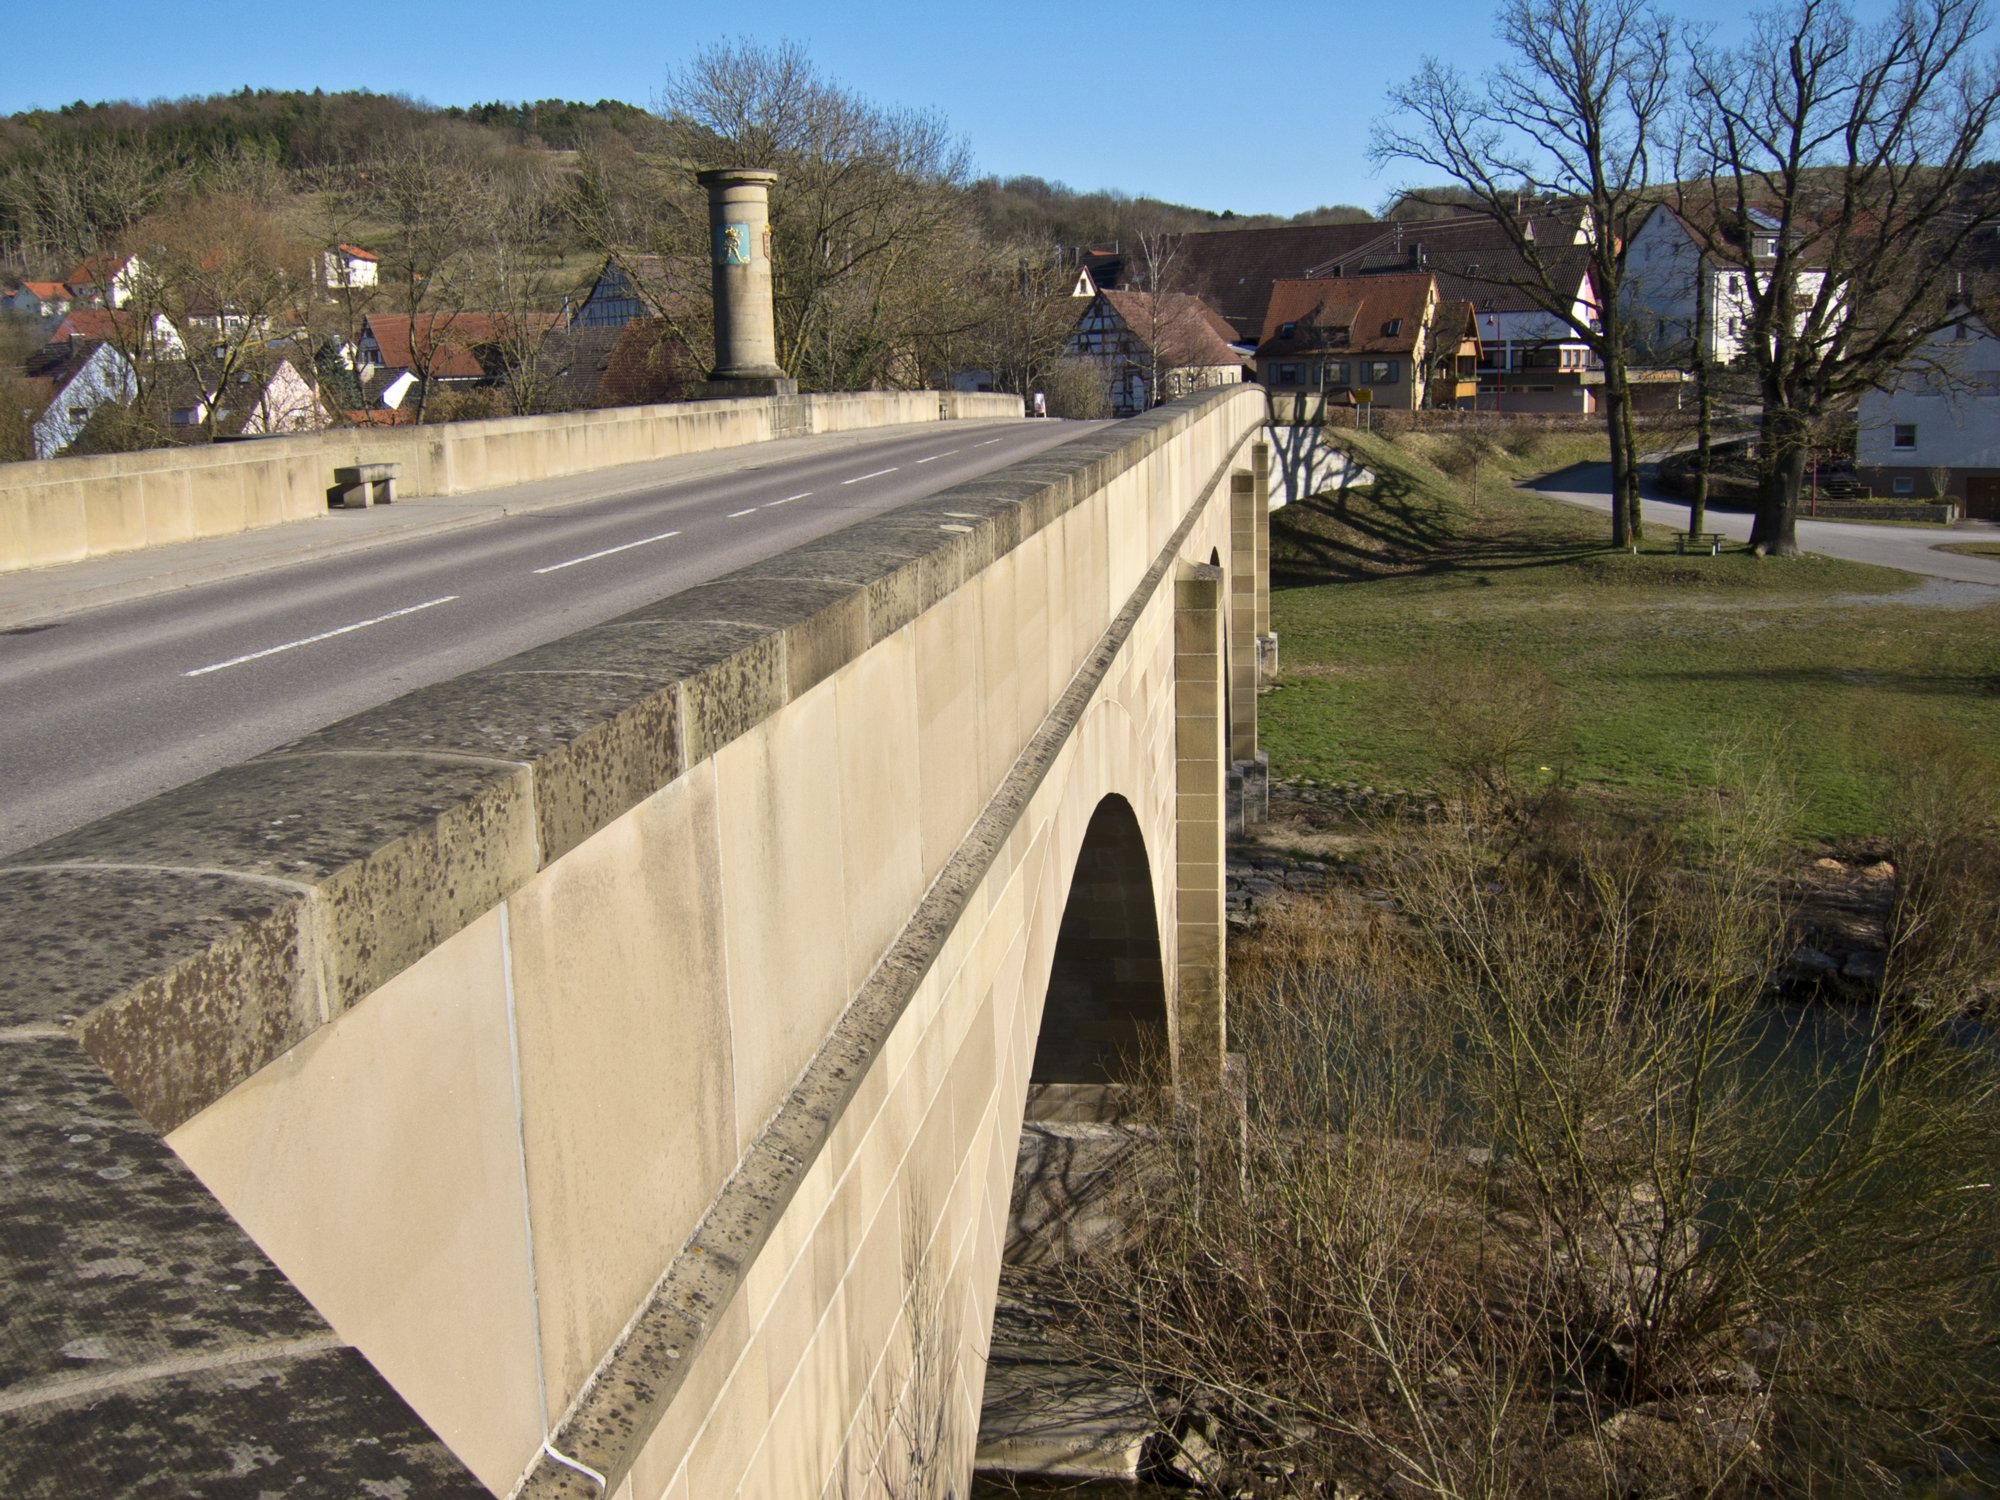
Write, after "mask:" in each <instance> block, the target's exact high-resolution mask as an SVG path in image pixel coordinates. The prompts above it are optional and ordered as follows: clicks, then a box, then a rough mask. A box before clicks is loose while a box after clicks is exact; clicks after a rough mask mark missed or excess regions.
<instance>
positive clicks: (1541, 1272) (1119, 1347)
mask: <svg viewBox="0 0 2000 1500" xmlns="http://www.w3.org/2000/svg"><path fill="white" fill-rule="evenodd" d="M1786 827H1787V825H1786V822H1785V820H1784V817H1783V803H1782V798H1780V797H1779V796H1777V794H1775V793H1774V792H1773V791H1772V790H1771V789H1770V788H1769V787H1768V786H1759V785H1751V786H1747V787H1738V788H1735V789H1730V790H1726V791H1718V792H1717V793H1716V794H1715V796H1714V798H1713V799H1712V801H1711V802H1710V804H1709V805H1708V806H1707V807H1706V808H1705V809H1704V810H1703V811H1702V812H1701V813H1700V814H1699V815H1698V816H1696V817H1694V818H1693V819H1692V820H1691V821H1690V822H1689V823H1688V824H1687V826H1685V827H1683V828H1679V829H1675V830H1669V831H1664V832H1663V831H1650V832H1642V833H1639V834H1634V835H1631V836H1626V837H1619V838H1599V839H1597V840H1596V841H1594V842H1589V843H1584V844H1582V845H1580V846H1579V847H1575V848H1573V849H1572V850H1571V851H1570V852H1569V853H1568V854H1566V856H1565V857H1564V858H1562V859H1560V860H1552V859H1548V858H1544V857H1541V856H1539V855H1532V854H1526V853H1522V852H1519V851H1520V850H1522V849H1526V848H1532V847H1535V841H1532V840H1530V841H1517V842H1516V844H1515V845H1514V846H1513V850H1514V852H1508V853H1496V852H1495V851H1494V850H1492V849H1491V848H1490V847H1488V846H1487V845H1486V844H1485V843H1483V842H1482V840H1481V836H1480V835H1479V834H1478V833H1477V831H1476V830H1472V829H1469V828H1467V827H1464V826H1456V825H1444V826H1440V825H1432V827H1431V828H1430V829H1429V830H1428V831H1427V832H1426V833H1424V834H1423V835H1420V836H1415V838H1416V841H1415V842H1413V843H1411V844H1410V845H1408V846H1406V847H1405V849H1404V850H1403V851H1402V852H1403V858H1402V860H1401V862H1400V867H1399V870H1398V872H1397V873H1396V874H1395V876H1394V877H1393V878H1392V880H1391V882H1390V894H1391V895H1392V896H1393V897H1394V900H1395V908H1396V909H1395V912H1394V914H1393V915H1385V914H1384V913H1383V912H1382V911H1381V910H1380V909H1379V908H1356V907H1351V906H1347V905H1343V904H1342V903H1340V902H1338V901H1332V902H1322V903H1309V904H1303V905H1300V906H1297V907H1295V908H1293V909H1292V910H1291V911H1290V912H1289V913H1288V914H1285V915H1283V916H1282V917H1281V918H1280V919H1278V920H1277V921H1276V922H1275V923H1274V924H1273V925H1272V926H1270V927H1269V928H1268V929H1267V932H1266V934H1265V935H1264V936H1262V937H1260V939H1259V940H1258V941H1257V943H1256V944H1255V946H1254V947H1252V948H1250V949H1249V950H1247V951H1246V952H1244V953H1243V954H1241V955H1239V963H1238V966H1237V968H1236V971H1235V973H1234V975H1233V977H1232V984H1231V997H1232V998H1231V1004H1232V1015H1231V1025H1232V1040H1233V1042H1234V1043H1235V1045H1237V1046H1238V1047H1240V1048H1241V1051H1242V1055H1243V1058H1244V1076H1245V1079H1246V1083H1247V1101H1248V1102H1247V1107H1245V1108H1243V1109H1242V1110H1241V1111H1240V1112H1239V1111H1238V1110H1237V1109H1236V1108H1235V1107H1233V1106H1232V1105H1231V1104H1230V1102H1229V1100H1228V1098H1227V1096H1226V1095H1223V1094H1213V1095H1209V1094H1199V1093H1196V1092H1192V1091H1188V1090H1182V1091H1178V1092H1176V1091H1174V1090H1172V1089H1170V1088H1167V1087H1165V1086H1164V1083H1162V1085H1161V1087H1160V1088H1159V1090H1158V1092H1157V1094H1156V1095H1155V1107H1154V1111H1153V1114H1152V1116H1151V1128H1152V1129H1153V1130H1154V1131H1155V1132H1157V1136H1158V1139H1159V1142H1160V1147H1159V1155H1160V1158H1161V1160H1160V1162H1159V1163H1158V1172H1159V1175H1158V1177H1157V1178H1155V1179H1152V1180H1149V1182H1148V1184H1147V1187H1146V1190H1145V1191H1144V1192H1142V1193H1137V1194H1134V1198H1133V1203H1132V1205H1131V1212H1132V1213H1133V1214H1134V1215H1135V1216H1136V1219H1137V1221H1138V1226H1139V1233H1138V1234H1137V1235H1136V1237H1135V1242H1134V1244H1133V1245H1132V1247H1131V1248H1128V1249H1124V1250H1122V1251H1121V1252H1119V1253H1117V1254H1115V1255H1103V1256H1100V1257H1098V1258H1097V1259H1095V1260H1087V1261H1085V1262H1083V1263H1081V1264H1080V1265H1079V1267H1078V1268H1077V1269H1076V1271H1075V1287H1076V1291H1075V1296H1076V1300H1077V1303H1078V1306H1079V1307H1080V1309H1081V1316H1082V1318H1083V1319H1084V1321H1085V1323H1086V1324H1087V1325H1088V1326H1089V1327H1090V1328H1091V1329H1092V1331H1093V1341H1094V1342H1096V1343H1098V1344H1099V1345H1100V1346H1102V1347H1109V1348H1111V1349H1113V1350H1114V1351H1116V1355H1117V1357H1118V1358H1119V1359H1120V1360H1121V1362H1122V1363H1123V1364H1124V1365H1125V1366H1126V1367H1127V1371H1128V1373H1130V1374H1132V1375H1134V1376H1135V1377H1137V1378H1139V1379H1141V1380H1143V1381H1146V1382H1148V1383H1150V1384H1151V1386H1152V1387H1153V1388H1154V1389H1156V1390H1158V1391H1160V1392H1161V1393H1162V1396H1163V1400H1165V1401H1166V1402H1167V1403H1168V1404H1169V1405H1170V1407H1171V1409H1173V1410H1175V1411H1178V1412H1182V1413H1186V1412H1189V1411H1208V1412H1213V1413H1217V1414H1220V1416H1221V1418H1222V1425H1223V1427H1224V1428H1225V1429H1229V1430H1232V1431H1234V1432H1235V1433H1236V1434H1237V1447H1238V1449H1239V1451H1240V1450H1242V1449H1245V1448H1251V1449H1255V1450H1257V1453H1258V1454H1259V1455H1260V1456H1261V1457H1262V1459H1263V1460H1264V1461H1265V1466H1266V1472H1269V1473H1275V1474H1279V1475H1284V1474H1286V1473H1289V1474H1290V1475H1291V1478H1290V1479H1289V1480H1287V1481H1285V1483H1287V1484H1288V1485H1289V1486H1290V1487H1289V1488H1288V1489H1278V1490H1267V1491H1265V1492H1267V1493H1292V1494H1306V1493H1332V1492H1333V1491H1334V1489H1335V1488H1336V1486H1337V1485H1338V1484H1341V1483H1346V1484H1350V1485H1359V1486H1360V1487H1361V1488H1362V1489H1363V1490H1364V1491H1366V1492H1367V1493H1371V1494H1384V1495H1435V1496H1472V1495H1478V1496H1495V1497H1498V1496H1513V1495H1528V1494H1534V1495H1564V1496H1568V1495H1575V1496H1579V1497H1581V1496H1592V1497H1598V1496H1603V1495H1621V1496H1624V1495H1629V1496H1662V1497H1664V1496H1669V1495H1674V1496H1680V1495H1720V1494H1746V1495H1747V1494H1752V1493H1767V1492H1771V1491H1773V1490H1775V1491H1777V1492H1780V1493H1789V1494H1829V1495H1834V1494H1838V1495H1848V1494H1857V1493H1867V1492H1870V1491H1878V1490H1887V1489H1894V1488H1897V1487H1898V1486H1899V1484H1900V1482H1901V1481H1900V1478H1899V1476H1900V1475H1904V1474H1907V1473H1910V1472H1913V1471H1919V1470H1923V1469H1926V1468H1944V1467H1949V1465H1950V1463H1951V1462H1952V1455H1953V1452H1954V1448H1955V1446H1956V1445H1959V1444H1963V1443H1968V1442H1974V1441H1978V1440H1980V1439H1990V1438H1991V1437H1992V1436H1993V1434H1994V1433H1995V1431H1996V1419H2000V1385H1996V1375H1995V1370H1994V1360H1993V1351H1992V1339H1993V1329H1994V1328H1995V1326H1996V1322H1997V1321H2000V1319H1997V1318H1996V1315H1997V1314H2000V1307H1996V1296H1995V1291H1996V1288H1995V1264H1994V1255H1993V1246H1994V1245H1995V1244H1996V1243H2000V1193H1997V1192H1996V1191H1995V1185H1996V1183H2000V1061H1996V1058H1995V1056H1994V1052H1993V1049H1992V1048H1991V1046H1990V1045H1988V1046H1983V1047H1982V1046H1966V1045H1963V1044H1962V1043H1961V1041H1960V1040H1959V1039H1957V1038H1955V1037H1954V1035H1953V1034H1952V1033H1951V1032H1950V1031H1949V1030H1948V1029H1946V1028H1944V1027H1941V1026H1938V1025H1936V1024H1933V1022H1932V1021H1930V1020H1929V1019H1927V1018H1926V1017H1925V1016H1923V1015H1922V1014H1919V1013H1917V1012H1914V1011H1911V1010H1907V1009H1903V1008H1899V1007H1895V1006H1886V1005H1885V1006H1882V1007H1879V1008H1876V1009H1874V1010H1872V1011H1869V1012H1866V1013H1859V1014H1856V1013H1848V1012H1835V1011H1831V1010H1817V1011H1808V1012H1796V1011H1781V1010H1779V1009H1777V1008H1775V1007H1774V1005H1773V1004H1772V1003H1771V1001H1770V1000H1769V999H1768V998H1767V992H1766V983H1767V978H1768V976H1769V975H1770V974H1771V972H1772V971H1773V968H1774V965H1775V963H1776V961H1777V960H1778V958H1779V956H1780V954H1781V952H1782V947H1783V943H1784V938H1785V932H1786V918H1787V913H1786V911H1785V908H1784V903H1783V900H1782V896H1781V891H1780V888H1779V886H1778V885H1777V883H1776V882H1775V881H1774V880H1773V879H1772V878H1771V875H1770V873H1769V872H1770V871H1771V870H1772V869H1773V868H1775V860H1774V856H1775V853H1776V851H1777V850H1778V849H1779V848H1780V847H1782V839H1783V837H1784V834H1785V831H1786ZM1315 1485H1317V1486H1320V1488H1319V1489H1314V1488H1313V1486H1315Z"/></svg>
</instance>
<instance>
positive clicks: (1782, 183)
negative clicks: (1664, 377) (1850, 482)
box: [1681, 0, 2000, 556]
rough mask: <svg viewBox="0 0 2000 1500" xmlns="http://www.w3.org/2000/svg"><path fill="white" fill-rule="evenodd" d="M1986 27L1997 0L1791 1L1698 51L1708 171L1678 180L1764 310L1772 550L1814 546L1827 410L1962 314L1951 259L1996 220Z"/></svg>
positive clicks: (1750, 342) (1765, 453) (1692, 68)
mask: <svg viewBox="0 0 2000 1500" xmlns="http://www.w3.org/2000/svg"><path fill="white" fill-rule="evenodd" d="M1987 26H1988V21H1987V13H1986V7H1985V0H1900V3H1899V4H1898V5H1897V7H1896V9H1895V11H1894V13H1893V14H1892V15H1891V16H1890V18H1889V19H1888V20H1886V21H1884V22H1883V23H1882V24H1881V25H1879V26H1872V27H1871V26H1862V25H1859V24H1857V22H1856V21H1855V18H1854V17H1853V15H1852V14H1851V13H1850V12H1849V11H1848V10H1847V8H1846V7H1845V6H1843V5H1841V4H1839V3H1838V0H1793V3H1790V4H1788V5H1786V6H1785V7H1783V8H1782V9H1778V10H1773V11H1769V12H1766V13H1765V14H1764V15H1762V16H1761V17H1760V18H1759V19H1758V22H1757V25H1756V31H1755V35H1754V37H1753V39H1752V40H1751V42H1750V43H1749V44H1748V45H1746V46H1745V47H1744V48H1743V49H1742V50H1741V51H1738V52H1729V51H1723V50H1720V49H1718V48H1715V47H1713V46H1712V45H1710V44H1709V43H1708V41H1706V40H1705V39H1703V38H1700V37H1697V38H1696V39H1695V40H1694V42H1693V44H1692V45H1691V46H1690V48H1689V92H1690V95H1691V98H1692V101H1693V104H1694V106H1695V109H1696V112H1697V113H1696V122H1695V128H1696V130H1697V131H1698V136H1699V140H1700V143H1701V146H1702V150H1703V154H1704V160H1702V161H1701V163H1700V165H1701V166H1702V167H1703V169H1704V171H1703V173H1702V175H1701V176H1700V177H1699V178H1697V179H1696V180H1695V181H1693V182H1692V183H1689V184H1686V185H1684V186H1683V188H1682V193H1681V197H1682V202H1683V205H1684V206H1685V207H1687V208H1689V209H1690V212H1688V213H1687V214H1686V218H1687V219H1688V221H1689V223H1690V225H1691V227H1692V228H1693V230H1694V232H1695V233H1696V235H1697V237H1698V239H1699V241H1700V242H1701V244H1702V249H1703V250H1704V252H1705V253H1706V254H1707V255H1708V256H1710V257H1711V258H1712V259H1713V260H1715V261H1716V262H1717V263H1719V264H1721V265H1723V266H1726V267H1731V268H1733V270H1734V272H1735V274H1736V276H1737V277H1738V279H1739V285H1740V287H1741V292H1740V296H1741V298H1742V300H1743V303H1744V305H1745V306H1746V309H1747V316H1746V317H1745V320H1744V328H1743V358H1744V360H1745V361H1746V363H1747V364H1748V365H1749V367H1750V369H1751V371H1752V372H1753V373H1754V376H1755V378H1756V382H1757V388H1758V397H1759V400H1760V402H1761V405H1762V410H1763V416H1762V433H1761V438H1762V441H1761V445H1760V450H1759V464H1760V471H1761V473H1760V486H1759V496H1758V504H1757V518H1756V522H1755V525H1754V527H1753V529H1752V533H1751V544H1752V546H1753V547H1755V548H1756V549H1757V550H1758V551H1760V552H1762V553H1765V554H1767V555H1777V556H1789V555H1791V554H1793V553H1795V552H1796V551H1797V550H1798V541H1797V536H1796V532H1795V526H1796V522H1797V518H1798V502H1799V491H1800V488H1801V486H1802V484H1803V481H1804V477H1805V469H1806V463H1807V460H1808V457H1809V455H1810V453H1811V450H1812V447H1813V444H1814V442H1815V438H1816V435H1817V433H1818V431H1819V429H1820V427H1821V426H1822V425H1823V424H1824V423H1825V422H1826V420H1827V418H1828V417H1829V416H1830V415H1831V414H1833V413H1834V412H1836V411H1837V410H1839V409H1840V408H1842V407H1844V406H1845V405H1846V404H1847V403H1850V402H1852V401H1853V400H1855V399H1856V398H1857V397H1858V396H1859V395H1860V393H1861V392H1862V391H1864V390H1866V389H1868V388H1869V387H1870V386H1873V385H1877V384H1879V383H1881V382H1882V381H1884V380H1886V379H1887V378H1889V377H1890V376H1891V375H1892V373H1893V372H1894V371H1895V370H1896V369H1897V368H1898V367H1899V366H1902V365H1904V364H1906V363H1907V362H1909V361H1911V360H1912V359H1913V358H1914V357H1915V356H1916V355H1917V354H1918V352H1919V351H1920V349H1921V347H1922V345H1923V344H1924V343H1925V342H1926V341H1927V340H1928V339H1930V338H1931V336H1932V335H1933V334H1935V333H1936V332H1938V331H1939V330H1940V329H1942V328H1944V327H1945V326H1947V325H1948V324H1949V323H1950V322H1951V321H1952V314H1953V312H1954V309H1953V308H1952V307H1951V306H1950V305H1949V304H1948V302H1947V299H1946V297H1945V288H1946V285H1947V278H1948V277H1949V276H1950V275H1951V268H1952V264H1953V262H1954V261H1956V260H1957V259H1958V258H1959V257H1960V254H1961V252H1962V251H1963V250H1964V249H1965V248H1966V246H1967V244H1968V242H1969V241H1970V239H1971V237H1972V236H1973V234H1974V233H1975V232H1977V231H1978V230H1979V229H1981V228H1982V227H1986V226H1989V225H1990V224H1991V223H1992V222H1993V220H1992V218H1991V217H1990V205H1980V204H1977V203H1972V204H1968V203H1967V201H1966V198H1965V193H1964V189H1965V187H1966V185H1967V181H1968V177H1969V173H1970V170H1971V169H1972V168H1973V166H1974V165H1975V164H1976V163H1978V162H1979V161H1980V160H1981V158H1982V157H1983V156H1984V155H1985V154H1986V152H1987V149H1988V147H1989V145H1990V143H1991V139H1992V131H1993V124H1994V117H1995V111H1996V109H2000V68H1996V62H1995V58H1994V56H1993V54H1992V52H1991V51H1990V50H1988V49H1986V47H1985V44H1984V38H1985V35H1986V31H1987Z"/></svg>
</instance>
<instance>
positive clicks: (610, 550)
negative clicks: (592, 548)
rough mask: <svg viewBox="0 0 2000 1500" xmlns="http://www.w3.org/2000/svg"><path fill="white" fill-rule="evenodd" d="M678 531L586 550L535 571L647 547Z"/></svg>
mask: <svg viewBox="0 0 2000 1500" xmlns="http://www.w3.org/2000/svg"><path fill="white" fill-rule="evenodd" d="M679 535H680V533H679V532H678V531H662V532H661V533H659V535H657V536H642V537H640V538H639V540H638V541H636V542H623V543H621V544H620V545H618V546H616V547H606V548H605V549H604V550H603V551H602V552H586V553H584V554H583V556H581V557H572V558H571V559H569V561H568V562H559V563H550V564H549V565H548V566H547V567H546V568H536V569H535V572H536V573H560V572H561V571H562V570H563V569H564V568H573V567H575V566H576V565H577V564H578V563H587V562H596V561H597V560H598V558H600V557H610V556H612V555H613V554H615V553H619V552H630V551H631V550H632V549H633V548H634V547H648V546H651V545H652V544H653V543H654V542H664V541H665V540H666V539H667V538H668V537H670V536H679Z"/></svg>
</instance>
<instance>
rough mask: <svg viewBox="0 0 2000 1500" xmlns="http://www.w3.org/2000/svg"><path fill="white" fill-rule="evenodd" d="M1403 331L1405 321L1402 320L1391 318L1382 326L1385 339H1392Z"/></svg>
mask: <svg viewBox="0 0 2000 1500" xmlns="http://www.w3.org/2000/svg"><path fill="white" fill-rule="evenodd" d="M1402 331H1403V320H1402V319H1401V318H1391V319H1390V320H1389V321H1388V322H1386V323H1384V324H1383V325H1382V337H1383V338H1385V339H1392V338H1394V337H1395V336H1396V335H1397V334H1399V333H1401V332H1402Z"/></svg>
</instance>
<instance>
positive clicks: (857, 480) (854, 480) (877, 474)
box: [840, 468, 896, 484]
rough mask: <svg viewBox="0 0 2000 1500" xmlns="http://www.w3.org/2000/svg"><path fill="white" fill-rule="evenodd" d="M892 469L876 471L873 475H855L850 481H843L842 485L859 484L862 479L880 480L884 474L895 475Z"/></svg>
mask: <svg viewBox="0 0 2000 1500" xmlns="http://www.w3.org/2000/svg"><path fill="white" fill-rule="evenodd" d="M895 472H896V471H895V469H894V468H888V469H877V470H876V471H875V472H874V473H873V474H856V475H855V476H854V477H853V478H852V479H843V480H841V481H840V482H841V483H842V484H859V483H861V481H862V480H864V479H880V478H881V477H882V476H883V475H884V474H893V473H895Z"/></svg>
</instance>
